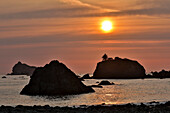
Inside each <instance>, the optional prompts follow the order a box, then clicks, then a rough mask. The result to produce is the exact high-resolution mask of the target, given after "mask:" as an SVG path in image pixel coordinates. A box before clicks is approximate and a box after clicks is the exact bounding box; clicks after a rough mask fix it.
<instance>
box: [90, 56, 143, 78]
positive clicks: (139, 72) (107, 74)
mask: <svg viewBox="0 0 170 113" xmlns="http://www.w3.org/2000/svg"><path fill="white" fill-rule="evenodd" d="M144 77H145V69H144V67H143V66H142V65H141V64H139V63H138V62H137V61H133V60H129V59H121V58H119V57H115V59H114V60H105V61H102V62H99V63H98V64H97V67H96V70H95V71H94V73H93V78H95V79H132V78H144Z"/></svg>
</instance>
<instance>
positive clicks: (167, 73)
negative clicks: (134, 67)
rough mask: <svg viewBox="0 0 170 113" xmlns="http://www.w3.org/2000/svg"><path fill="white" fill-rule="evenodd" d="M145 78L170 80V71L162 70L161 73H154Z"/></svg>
mask: <svg viewBox="0 0 170 113" xmlns="http://www.w3.org/2000/svg"><path fill="white" fill-rule="evenodd" d="M145 78H160V79H163V78H170V71H165V70H162V71H160V72H157V71H154V72H153V71H152V72H151V74H147V75H146V76H145Z"/></svg>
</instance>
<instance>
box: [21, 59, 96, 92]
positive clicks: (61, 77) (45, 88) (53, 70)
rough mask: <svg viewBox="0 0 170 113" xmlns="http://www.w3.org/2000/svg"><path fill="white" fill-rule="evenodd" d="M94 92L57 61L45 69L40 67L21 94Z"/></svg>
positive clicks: (47, 65)
mask: <svg viewBox="0 0 170 113" xmlns="http://www.w3.org/2000/svg"><path fill="white" fill-rule="evenodd" d="M89 92H94V90H93V89H92V88H91V87H88V86H85V85H84V84H83V83H82V82H81V80H80V79H79V78H78V77H77V76H76V75H75V73H73V72H72V71H71V70H70V69H68V68H67V67H66V66H65V65H64V64H63V63H60V62H58V61H57V60H54V61H51V62H50V63H49V64H46V65H45V66H44V67H38V68H36V70H35V71H34V73H33V75H32V76H31V79H30V82H29V84H28V85H26V86H25V87H24V88H23V90H22V91H21V93H20V94H26V95H69V94H80V93H89Z"/></svg>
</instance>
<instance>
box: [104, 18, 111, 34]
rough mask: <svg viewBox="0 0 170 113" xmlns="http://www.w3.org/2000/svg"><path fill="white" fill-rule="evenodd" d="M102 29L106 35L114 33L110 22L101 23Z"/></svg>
mask: <svg viewBox="0 0 170 113" xmlns="http://www.w3.org/2000/svg"><path fill="white" fill-rule="evenodd" d="M101 29H102V30H103V31H104V32H105V33H109V32H111V31H112V29H113V24H112V22H111V21H109V20H105V21H103V22H102V23H101Z"/></svg>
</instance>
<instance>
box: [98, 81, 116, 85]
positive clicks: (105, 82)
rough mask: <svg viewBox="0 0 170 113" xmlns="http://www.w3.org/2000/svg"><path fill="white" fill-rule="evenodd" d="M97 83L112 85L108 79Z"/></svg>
mask: <svg viewBox="0 0 170 113" xmlns="http://www.w3.org/2000/svg"><path fill="white" fill-rule="evenodd" d="M99 85H114V83H113V82H112V83H110V82H109V81H101V82H100V83H99Z"/></svg>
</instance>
